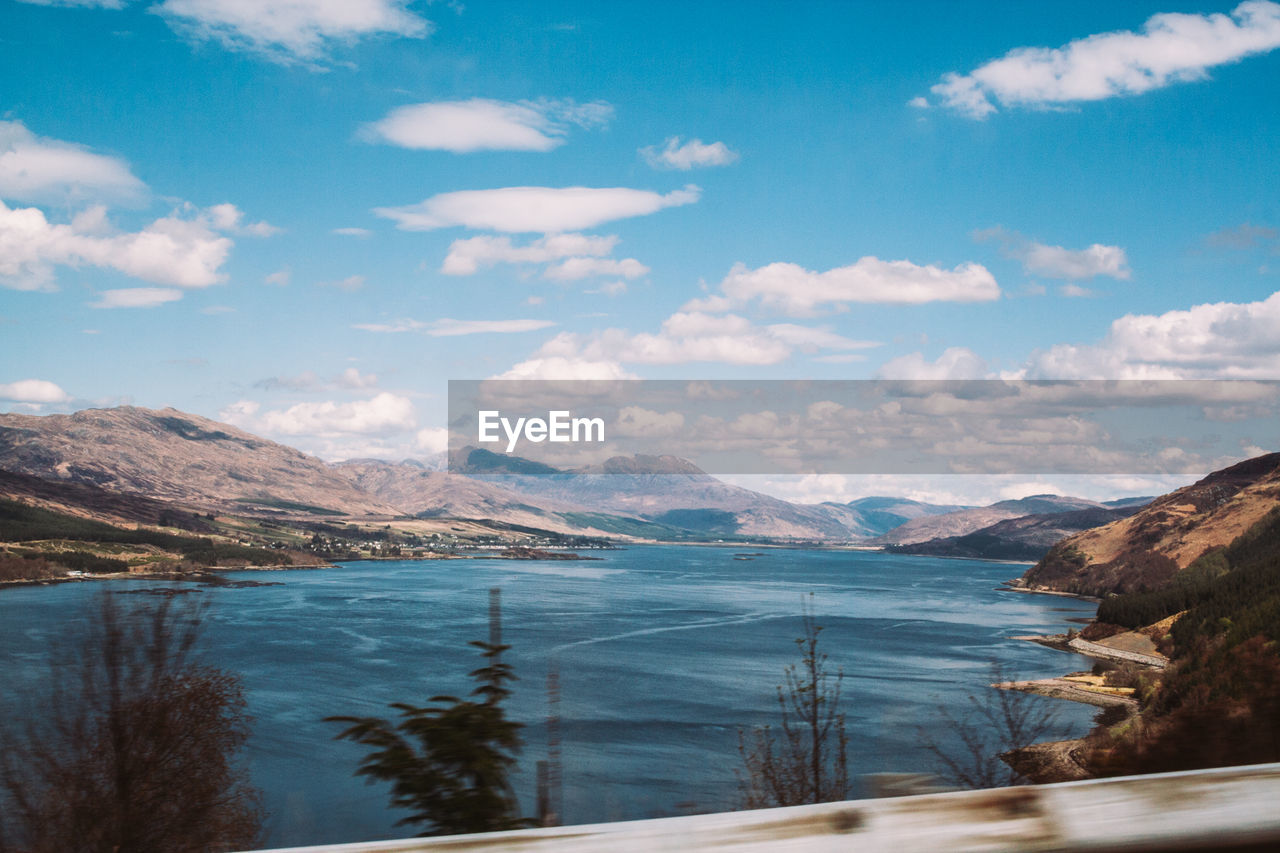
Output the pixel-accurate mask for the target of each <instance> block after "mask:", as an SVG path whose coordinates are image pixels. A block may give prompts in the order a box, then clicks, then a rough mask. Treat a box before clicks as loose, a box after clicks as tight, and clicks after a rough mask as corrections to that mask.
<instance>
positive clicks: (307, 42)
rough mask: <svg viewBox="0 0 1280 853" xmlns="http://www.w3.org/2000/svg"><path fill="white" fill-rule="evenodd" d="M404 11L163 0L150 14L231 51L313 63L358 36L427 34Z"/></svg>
mask: <svg viewBox="0 0 1280 853" xmlns="http://www.w3.org/2000/svg"><path fill="white" fill-rule="evenodd" d="M408 7H409V0H164V2H163V3H160V4H159V5H158V6H154V7H152V11H154V12H156V13H157V14H160V15H162V16H163V17H164V18H165V19H166V20H167V21H168V22H169V23H170V24H171V25H173V26H175V28H177V29H179V30H182V31H185V32H188V33H191V34H192V35H194V36H196V37H197V38H203V39H211V40H216V41H219V42H221V43H222V44H223V45H225V46H226V47H228V48H230V49H233V50H248V51H251V52H254V53H259V54H262V55H264V56H266V57H267V58H270V59H273V60H275V61H278V62H285V63H289V62H296V61H298V60H303V61H307V62H311V63H315V62H318V61H320V60H323V59H324V58H325V56H326V55H327V54H328V52H329V50H330V49H331V48H332V47H333V46H334V45H336V44H339V43H349V42H354V41H356V40H357V39H360V38H362V37H366V36H378V35H395V36H405V37H409V38H421V37H423V36H425V35H427V34H428V33H429V32H430V31H431V24H430V22H428V21H426V20H425V19H423V18H421V17H419V16H418V15H416V14H414V13H413V12H411V11H409V8H408Z"/></svg>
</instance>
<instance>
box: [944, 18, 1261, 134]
mask: <svg viewBox="0 0 1280 853" xmlns="http://www.w3.org/2000/svg"><path fill="white" fill-rule="evenodd" d="M1277 47H1280V4H1277V3H1272V2H1268V1H1267V0H1248V2H1245V3H1241V4H1240V5H1239V6H1237V7H1236V8H1235V9H1234V10H1232V12H1231V14H1230V15H1224V14H1220V13H1218V14H1212V15H1192V14H1181V13H1163V14H1158V15H1153V16H1152V17H1151V18H1149V19H1148V20H1147V22H1146V23H1145V24H1143V26H1142V30H1141V32H1132V31H1120V32H1110V33H1100V34H1097V35H1091V36H1088V37H1086V38H1082V39H1077V40H1076V41H1072V42H1070V43H1068V44H1066V45H1064V46H1062V47H1058V48H1045V47H1020V48H1016V49H1014V50H1011V51H1009V52H1008V53H1007V54H1005V55H1004V56H1003V57H1001V58H1000V59H996V60H993V61H991V62H988V63H986V64H984V65H982V66H979V67H978V68H976V69H974V70H973V71H971V72H969V73H968V74H957V73H949V74H945V75H943V77H942V81H941V82H940V83H938V84H937V85H935V86H933V87H932V92H933V94H934V95H936V96H937V97H938V98H939V100H940V102H941V104H942V105H943V106H945V107H948V108H950V109H952V110H955V111H956V112H959V113H961V114H963V115H966V116H969V117H971V118H978V119H981V118H985V117H987V116H989V115H991V114H992V113H994V112H996V110H997V104H998V105H1000V106H1003V107H1015V106H1031V107H1053V106H1057V105H1062V104H1069V103H1074V102H1079V101H1097V100H1102V99H1104V98H1114V97H1119V96H1123V95H1136V94H1140V93H1142V92H1147V91H1150V90H1152V89H1158V88H1161V87H1164V86H1168V85H1170V84H1172V83H1178V82H1185V81H1189V80H1200V79H1203V78H1205V77H1207V76H1208V73H1209V69H1211V68H1214V67H1215V66H1218V65H1225V64H1228V63H1233V62H1239V61H1240V60H1242V59H1244V58H1246V57H1248V56H1251V55H1254V54H1259V53H1266V52H1268V51H1271V50H1274V49H1275V48H1277Z"/></svg>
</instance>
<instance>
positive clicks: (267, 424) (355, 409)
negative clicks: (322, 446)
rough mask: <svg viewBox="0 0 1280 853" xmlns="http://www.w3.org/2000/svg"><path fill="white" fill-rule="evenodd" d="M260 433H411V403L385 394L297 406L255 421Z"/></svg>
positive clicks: (315, 434) (266, 414)
mask: <svg viewBox="0 0 1280 853" xmlns="http://www.w3.org/2000/svg"><path fill="white" fill-rule="evenodd" d="M257 422H258V423H259V424H260V425H261V427H262V428H263V429H266V430H268V431H270V432H275V433H279V434H281V435H312V436H333V435H347V434H359V435H368V434H381V433H389V432H398V431H401V430H410V429H413V428H414V427H415V425H416V422H415V419H414V413H413V403H412V402H411V401H410V400H409V399H408V398H407V397H401V396H398V395H396V394H392V393H389V392H386V391H384V392H383V393H381V394H378V395H377V396H376V397H372V398H370V399H368V400H354V401H352V402H348V403H338V402H334V401H331V400H330V401H325V402H322V403H298V404H297V405H294V406H290V407H289V408H288V409H284V410H282V411H281V410H277V411H269V412H266V413H264V414H262V415H261V416H260V417H258V418H257Z"/></svg>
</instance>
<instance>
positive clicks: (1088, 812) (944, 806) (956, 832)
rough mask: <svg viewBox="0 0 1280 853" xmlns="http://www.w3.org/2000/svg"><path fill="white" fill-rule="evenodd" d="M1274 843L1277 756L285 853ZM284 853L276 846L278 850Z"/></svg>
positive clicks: (1098, 849) (755, 852)
mask: <svg viewBox="0 0 1280 853" xmlns="http://www.w3.org/2000/svg"><path fill="white" fill-rule="evenodd" d="M1230 849H1238V850H1277V849H1280V764H1259V765H1255V766H1251V767H1224V768H1217V769H1213V770H1195V771H1189V772H1182V773H1162V774H1157V775H1151V776H1128V777H1123V778H1117V779H1095V780H1088V781H1084V782H1063V783H1059V784H1055V785H1034V786H1027V787H1020V788H999V789H995V790H988V791H961V792H955V793H946V794H925V795H919V796H912V797H897V798H891V799H879V800H851V801H847V802H841V803H824V804H821V805H812V806H792V807H789V808H781V809H766V810H761V811H745V812H724V813H719V814H708V815H693V816H689V817H672V818H658V819H654V820H637V821H625V822H618V823H601V824H590V825H584V826H563V827H549V828H545V829H527V830H519V831H514V832H493V833H483V834H478V835H453V836H445V837H436V838H414V839H406V840H402V841H372V842H365V843H357V844H332V845H323V846H316V847H294V848H290V850H289V853H418V851H422V853H441V852H442V851H476V853H499V851H510V853H517V852H518V853H551V851H555V853H586V851H605V853H654V852H655V851H669V850H681V851H708V852H709V851H715V853H764V851H784V850H786V851H790V850H802V851H815V853H825V851H837V850H838V851H851V850H856V851H859V853H862V851H878V850H885V851H892V853H916V851H919V852H920V853H949V851H977V850H982V851H1010V853H1012V851H1019V853H1021V851H1048V850H1053V851H1068V853H1069V851H1089V853H1107V852H1108V851H1121V850H1124V851H1139V850H1150V851H1156V850H1230ZM276 853H283V851H276Z"/></svg>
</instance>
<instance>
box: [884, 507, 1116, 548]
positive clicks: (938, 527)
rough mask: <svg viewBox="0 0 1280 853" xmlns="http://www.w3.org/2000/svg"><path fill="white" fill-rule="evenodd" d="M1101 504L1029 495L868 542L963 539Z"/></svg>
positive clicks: (921, 522)
mask: <svg viewBox="0 0 1280 853" xmlns="http://www.w3.org/2000/svg"><path fill="white" fill-rule="evenodd" d="M1101 507H1102V504H1100V503H1098V502H1096V501H1090V500H1085V499H1084V498H1068V497H1062V496H1060V495H1032V496H1030V497H1026V498H1020V499H1018V500H1009V501H999V502H998V503H993V504H991V505H990V506H983V507H974V508H971V509H961V510H956V511H954V512H948V513H943V514H941V515H928V516H922V517H919V518H915V519H912V520H910V521H908V522H906V523H905V524H902V525H900V526H898V527H895V528H894V529H893V530H890V531H889V532H888V533H886V534H884V535H883V536H880V537H878V538H876V539H873V540H871V542H872V544H876V545H914V544H916V543H919V542H928V541H930V540H932V539H946V538H949V537H956V536H964V535H965V534H967V533H973V532H975V531H977V530H981V529H983V528H984V527H990V526H991V525H993V524H996V523H997V522H1000V521H1004V520H1006V519H1011V518H1021V517H1023V516H1026V515H1048V514H1052V513H1059V512H1074V511H1077V510H1084V509H1098V508H1101Z"/></svg>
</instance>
